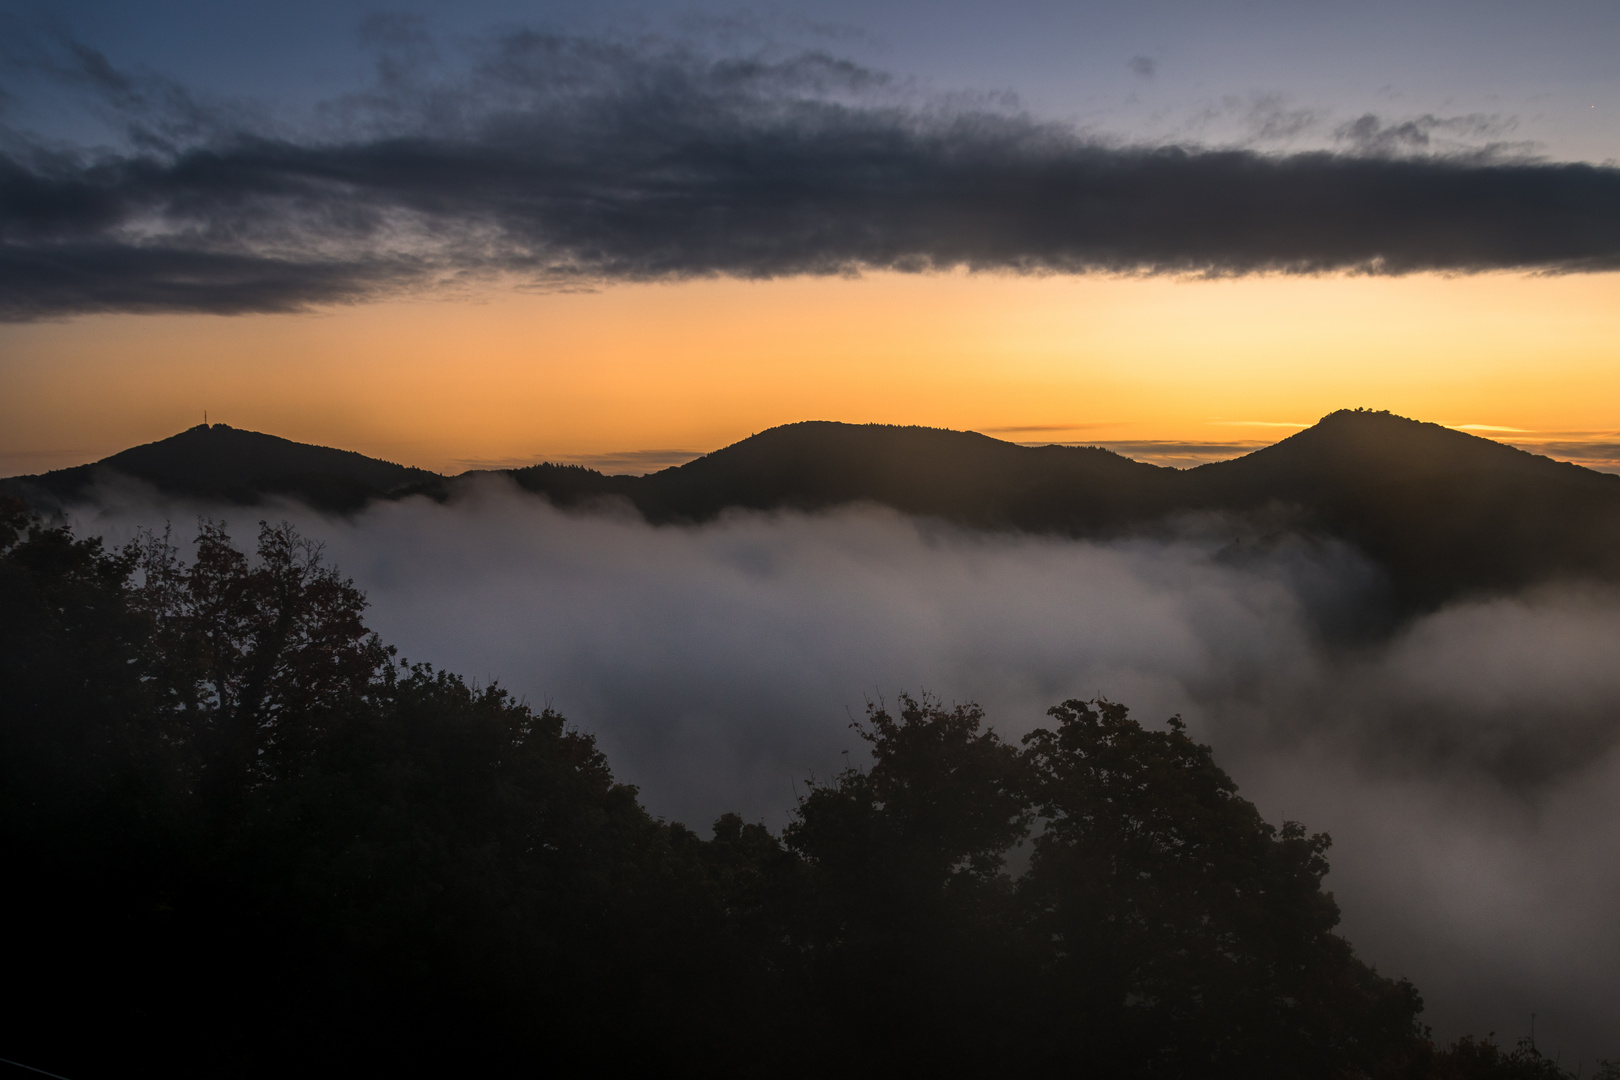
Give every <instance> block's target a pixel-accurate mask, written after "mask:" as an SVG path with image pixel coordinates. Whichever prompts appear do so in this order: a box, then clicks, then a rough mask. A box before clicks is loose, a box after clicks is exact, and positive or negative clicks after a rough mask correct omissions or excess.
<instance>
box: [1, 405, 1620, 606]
mask: <svg viewBox="0 0 1620 1080" xmlns="http://www.w3.org/2000/svg"><path fill="white" fill-rule="evenodd" d="M116 473H122V474H124V475H128V476H133V477H137V478H139V479H142V480H145V481H147V482H149V483H152V484H154V485H156V486H157V487H158V488H160V489H162V490H164V491H167V492H171V493H175V494H183V495H190V496H194V497H201V498H215V499H225V500H230V501H234V502H253V501H257V500H258V499H261V498H263V497H264V496H265V495H270V494H279V495H291V496H294V497H297V498H300V499H303V500H305V501H307V502H309V503H311V504H313V505H315V506H317V507H320V508H322V509H329V510H332V509H335V510H348V509H354V508H357V507H359V506H361V505H363V504H364V503H365V502H366V501H368V500H370V499H375V498H400V497H404V496H407V495H412V494H423V495H429V496H432V497H436V498H447V497H449V496H450V495H452V494H453V493H454V492H455V490H456V488H457V487H458V486H459V485H460V484H462V483H465V482H466V480H467V478H468V477H469V476H470V475H471V474H464V475H463V477H459V478H446V477H441V476H439V475H437V474H434V473H429V472H426V471H424V470H421V469H410V468H406V467H404V466H400V465H394V464H391V463H389V462H385V461H377V460H375V459H373V458H367V457H364V456H362V455H360V454H356V453H351V452H348V451H342V450H331V449H327V448H325V447H319V446H309V445H306V444H302V443H294V442H289V441H287V440H285V439H278V438H276V437H274V436H271V435H262V434H258V433H256V432H250V431H238V430H236V429H234V428H230V427H227V426H226V425H224V424H214V425H212V426H211V427H210V426H206V425H205V426H200V427H196V428H192V429H191V430H190V431H185V432H182V433H181V434H179V435H176V436H174V437H173V438H169V439H164V440H162V441H161V442H156V443H151V444H149V445H146V446H139V447H136V448H134V449H132V450H126V451H124V452H123V453H121V454H115V455H113V456H112V457H110V458H107V459H105V460H103V461H100V462H97V463H95V464H94V465H85V466H80V467H78V468H74V469H62V470H58V471H56V472H51V473H45V474H43V475H41V476H32V477H18V478H15V479H13V480H10V481H0V485H4V486H5V487H6V488H7V489H8V490H10V491H11V492H12V493H14V494H18V495H21V496H22V497H23V498H24V499H25V500H27V501H30V502H33V503H35V504H36V505H50V504H55V505H60V504H62V503H65V502H69V501H72V500H73V499H75V498H81V497H83V496H84V493H85V492H86V491H87V489H88V487H89V485H90V484H91V483H92V481H93V480H94V479H95V478H97V477H98V476H107V475H111V474H116ZM508 475H510V476H511V478H512V479H513V480H514V481H516V483H517V484H518V485H519V486H520V487H522V488H524V489H525V490H528V491H531V492H535V493H537V494H541V495H545V496H546V497H547V498H549V499H550V500H552V501H553V502H554V503H556V504H558V505H560V506H565V507H567V506H586V505H589V504H590V503H591V502H593V501H597V500H601V499H604V498H614V497H617V498H622V499H625V500H628V501H629V502H630V503H631V504H633V505H634V506H635V507H636V508H637V509H638V510H639V511H640V512H641V513H642V514H643V516H645V517H646V518H647V520H648V521H651V522H654V523H659V524H665V523H678V522H702V521H707V520H711V519H713V518H714V517H715V516H716V515H718V514H720V513H721V512H722V511H725V510H727V509H733V508H736V509H752V510H778V509H793V510H818V509H825V508H829V507H834V506H841V505H847V504H852V503H861V502H867V503H876V504H879V505H883V506H889V507H893V508H895V509H897V510H900V511H903V512H905V513H909V514H917V515H922V516H927V517H935V518H939V519H942V520H945V521H949V522H953V523H956V524H959V525H962V526H965V527H970V528H978V529H992V530H1013V531H1024V532H1036V533H1054V534H1059V535H1065V536H1076V537H1106V536H1118V535H1122V534H1126V533H1138V532H1142V531H1150V530H1154V529H1157V528H1160V527H1162V526H1163V525H1164V524H1165V523H1166V522H1167V521H1168V520H1170V519H1174V518H1177V517H1178V516H1182V517H1184V516H1186V515H1189V514H1204V515H1212V514H1214V515H1219V514H1235V515H1242V516H1244V517H1245V518H1247V519H1248V520H1250V521H1251V522H1253V521H1264V522H1270V523H1271V525H1270V527H1271V528H1273V529H1276V530H1282V529H1284V528H1286V530H1288V531H1297V532H1303V533H1305V534H1307V535H1317V536H1322V537H1337V538H1339V539H1341V540H1344V541H1347V542H1349V543H1351V544H1353V545H1355V546H1356V547H1358V548H1360V549H1361V550H1362V551H1363V552H1364V553H1366V554H1367V555H1368V556H1369V557H1370V558H1371V559H1372V560H1373V561H1374V562H1375V563H1377V564H1378V565H1379V566H1381V567H1382V568H1383V569H1384V571H1385V572H1386V574H1387V576H1388V579H1389V583H1390V589H1391V593H1392V596H1393V598H1394V600H1395V601H1396V604H1397V606H1398V607H1399V608H1400V609H1403V610H1408V611H1410V610H1421V609H1427V608H1432V607H1433V606H1434V605H1436V604H1438V603H1441V602H1443V601H1445V600H1447V599H1449V598H1452V597H1455V596H1459V595H1465V594H1468V593H1471V592H1503V591H1508V590H1513V589H1518V588H1521V587H1523V586H1525V585H1529V584H1532V583H1535V582H1538V581H1544V580H1549V579H1557V578H1599V579H1607V580H1617V581H1620V476H1611V475H1607V474H1604V473H1597V472H1593V471H1591V470H1589V469H1583V468H1581V467H1579V466H1576V465H1570V464H1567V463H1563V462H1556V461H1552V460H1550V459H1548V458H1545V457H1541V456H1538V455H1535V454H1530V453H1526V452H1525V451H1523V450H1517V449H1515V448H1513V447H1510V446H1504V445H1502V444H1501V443H1497V442H1492V441H1491V440H1489V439H1482V438H1479V437H1477V436H1473V435H1468V434H1465V433H1463V432H1460V431H1453V430H1451V429H1449V428H1444V427H1441V426H1439V425H1438V424H1427V423H1421V422H1418V421H1415V420H1408V419H1406V418H1404V417H1399V416H1394V415H1392V414H1390V413H1387V412H1370V411H1365V410H1355V411H1349V410H1346V411H1341V412H1336V413H1333V414H1332V415H1330V416H1327V417H1324V418H1323V419H1322V420H1321V422H1319V423H1318V424H1316V425H1315V426H1314V427H1311V428H1309V429H1307V430H1305V431H1302V432H1300V433H1298V434H1296V435H1294V436H1292V437H1290V438H1287V439H1284V440H1283V441H1281V442H1279V443H1277V444H1276V445H1274V446H1269V447H1266V448H1265V449H1263V450H1257V451H1255V452H1254V453H1252V454H1248V455H1246V456H1244V457H1241V458H1236V459H1234V460H1231V461H1223V462H1215V463H1212V464H1208V465H1202V466H1199V467H1198V468H1196V469H1188V470H1177V469H1169V468H1161V467H1159V466H1155V465H1147V464H1143V463H1142V462H1138V461H1132V460H1130V459H1129V458H1125V457H1121V456H1120V455H1118V454H1115V453H1112V452H1110V451H1108V450H1103V449H1098V448H1096V447H1069V446H1040V447H1031V446H1019V445H1017V444H1014V443H1008V442H1002V441H1000V440H998V439H992V438H990V437H988V436H985V435H979V434H976V433H974V432H966V431H946V430H941V429H937V428H920V427H895V426H889V425H882V424H840V423H831V422H825V421H812V422H806V423H800V424H788V425H785V426H783V427H777V428H772V429H770V430H768V431H764V432H761V433H759V434H758V435H754V436H751V437H750V438H747V439H744V440H742V441H741V442H739V443H736V444H734V445H732V446H728V447H725V448H724V449H721V450H716V451H715V452H714V453H712V454H708V455H705V456H704V457H701V458H698V459H697V460H696V461H691V462H688V463H687V464H685V465H681V466H678V467H675V468H671V469H664V470H662V471H661V472H656V473H651V474H648V475H646V476H607V475H604V474H602V473H599V472H596V471H593V470H590V469H585V468H581V467H579V466H573V465H553V464H545V465H535V466H532V467H530V468H526V469H517V470H513V471H512V472H510V473H509V474H508ZM1214 520H1218V519H1214Z"/></svg>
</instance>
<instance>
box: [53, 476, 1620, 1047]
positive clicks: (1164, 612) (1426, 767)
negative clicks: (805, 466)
mask: <svg viewBox="0 0 1620 1080" xmlns="http://www.w3.org/2000/svg"><path fill="white" fill-rule="evenodd" d="M197 509H198V508H196V507H187V506H180V505H175V504H164V503H162V502H161V501H160V500H157V499H155V497H153V496H151V495H150V494H149V493H143V492H140V491H139V490H134V491H124V492H108V493H103V500H102V503H101V505H100V506H99V507H97V508H86V509H84V510H82V511H81V512H80V515H79V522H78V524H79V527H80V528H81V529H82V530H85V531H100V532H103V533H105V534H106V535H108V536H109V537H110V538H113V539H115V540H116V539H120V538H127V537H129V536H130V535H132V530H133V529H134V528H135V526H137V525H138V524H142V523H145V524H156V525H158V526H159V527H161V525H162V523H163V521H164V520H165V519H170V520H173V521H175V522H176V524H177V526H179V528H177V532H184V531H185V526H186V525H187V524H188V523H189V521H190V519H191V515H192V514H193V513H194V512H196V510H197ZM202 509H203V510H205V511H206V512H212V513H213V514H214V515H215V516H218V515H219V514H220V512H221V511H220V510H219V509H218V508H214V509H213V510H212V511H208V508H202ZM263 514H264V512H262V511H261V512H259V513H254V512H251V511H245V510H242V509H240V508H234V509H231V510H230V511H228V512H227V513H226V516H228V517H230V518H231V520H232V522H233V524H234V526H235V533H236V534H237V535H238V536H239V537H243V538H245V537H248V536H250V535H251V534H252V528H251V525H252V521H253V519H255V518H256V517H258V516H263ZM281 514H285V516H287V517H289V518H291V519H292V520H294V521H295V522H297V523H299V524H300V525H301V527H302V528H303V530H304V531H305V532H306V533H308V534H309V535H312V536H316V537H319V538H322V539H324V540H325V541H326V543H327V546H328V552H329V555H330V556H331V557H332V558H333V559H334V561H336V562H337V563H338V564H339V565H340V566H341V568H342V569H343V570H344V571H345V572H347V573H349V574H352V575H353V576H354V577H355V579H356V581H357V583H358V584H360V585H361V586H362V587H363V588H364V589H365V590H366V591H367V593H368V594H369V596H370V598H371V601H372V604H373V608H372V611H371V616H370V621H371V623H372V624H373V625H374V626H375V627H376V628H377V629H378V630H379V631H380V632H381V633H382V634H383V635H384V637H385V638H386V639H387V640H388V641H390V642H392V643H395V644H397V645H399V646H400V647H401V649H402V651H403V652H404V653H405V654H407V655H409V656H410V657H412V658H413V659H423V660H429V661H432V662H434V663H436V664H440V665H443V666H447V667H449V668H451V669H452V670H457V671H460V672H462V673H464V674H466V675H468V676H470V677H475V678H478V679H480V680H488V679H499V680H500V681H501V682H502V683H503V684H504V685H506V686H508V687H510V688H512V689H514V690H515V691H517V692H519V693H521V694H524V695H527V696H528V698H529V700H530V701H531V702H532V703H535V704H540V703H545V702H549V703H550V704H552V705H554V706H555V707H557V708H558V709H559V710H560V711H561V712H563V713H564V714H565V715H567V716H568V717H570V718H571V720H572V721H573V722H574V723H576V724H577V725H579V726H580V727H581V728H583V729H585V730H587V731H590V732H593V733H594V734H595V735H596V736H597V738H598V740H599V741H600V744H601V745H602V747H603V749H604V750H605V751H606V752H607V753H608V755H609V757H610V760H611V761H612V763H613V765H614V768H615V770H616V771H617V772H618V774H619V775H620V776H621V777H623V778H624V779H626V780H628V781H630V782H632V783H636V784H638V785H640V787H641V790H642V796H643V799H644V801H645V802H646V804H647V805H648V806H649V808H650V809H652V810H653V811H654V812H655V813H659V814H664V815H667V816H669V817H672V818H676V819H680V820H684V821H686V822H688V823H690V824H693V825H694V826H697V827H699V828H702V827H703V826H704V825H705V824H707V823H708V822H709V821H712V820H713V818H714V817H715V816H716V815H718V814H719V813H720V812H722V811H724V810H732V809H735V810H740V811H742V812H744V813H745V814H747V815H748V816H750V817H754V818H763V819H765V820H767V821H769V822H771V823H772V824H780V823H782V822H783V821H784V820H785V818H786V814H787V811H788V810H789V809H790V808H791V807H792V806H793V805H794V799H795V794H796V792H798V791H802V790H803V789H802V782H803V780H804V779H805V778H806V777H807V776H810V775H816V776H823V777H824V776H826V775H828V774H830V773H832V772H834V771H836V770H838V769H839V768H841V767H843V766H844V765H845V764H846V763H847V762H849V761H851V760H853V761H856V762H857V763H858V762H859V760H860V755H861V754H862V752H863V744H862V743H861V742H860V741H859V740H858V739H857V738H856V737H855V736H854V735H853V733H852V732H850V731H849V730H848V724H849V722H850V720H851V718H852V717H855V716H859V715H861V713H862V711H863V708H864V704H865V702H866V701H868V700H873V699H876V698H879V697H880V696H884V695H887V696H889V697H890V698H891V699H892V697H893V695H894V694H895V693H897V692H898V691H900V690H902V689H906V690H911V691H913V692H917V691H921V690H928V691H931V692H933V693H935V694H937V695H939V696H941V697H943V698H944V699H946V700H947V701H949V700H952V699H955V700H969V699H971V700H977V701H979V702H981V703H983V704H984V705H985V706H986V708H987V710H988V712H989V715H990V717H991V719H992V721H993V722H994V723H995V724H996V725H997V727H998V729H999V730H1001V731H1002V732H1003V733H1004V734H1007V735H1011V736H1015V737H1016V736H1017V735H1020V734H1022V733H1023V732H1025V731H1028V730H1029V729H1031V728H1033V727H1035V726H1038V725H1039V724H1041V723H1042V722H1043V721H1044V719H1045V717H1044V711H1045V709H1046V708H1047V707H1048V706H1050V705H1052V704H1054V703H1056V702H1058V701H1061V700H1063V699H1065V698H1068V697H1091V696H1094V695H1106V696H1108V697H1110V698H1113V699H1115V700H1120V701H1124V702H1126V703H1128V704H1130V705H1131V706H1132V708H1133V711H1134V712H1135V714H1136V715H1137V716H1138V718H1139V719H1141V720H1142V721H1143V722H1144V723H1147V724H1152V723H1156V722H1159V721H1162V720H1163V719H1164V718H1166V717H1168V716H1169V715H1171V714H1172V713H1176V712H1179V713H1181V714H1183V715H1184V716H1185V717H1186V719H1187V720H1188V722H1189V724H1190V726H1191V728H1192V730H1193V731H1194V733H1195V734H1196V735H1197V736H1198V737H1199V738H1200V739H1201V740H1203V741H1208V742H1210V743H1212V744H1213V745H1214V747H1215V750H1216V755H1217V759H1218V760H1219V761H1220V762H1221V764H1222V765H1223V766H1225V767H1226V768H1227V769H1228V770H1229V771H1231V772H1232V773H1233V774H1234V776H1235V777H1236V778H1237V779H1238V781H1239V783H1240V784H1241V785H1242V789H1243V793H1244V794H1245V795H1246V796H1247V797H1249V798H1251V799H1253V800H1254V801H1255V802H1256V804H1257V805H1258V806H1259V807H1260V809H1261V812H1262V813H1263V814H1265V815H1266V816H1267V818H1268V819H1269V820H1272V821H1274V822H1277V821H1281V820H1283V819H1285V818H1291V819H1298V820H1301V821H1303V822H1305V823H1306V824H1307V825H1308V826H1309V827H1310V828H1312V829H1313V830H1325V831H1328V832H1330V833H1331V834H1332V835H1333V836H1334V838H1335V841H1336V843H1335V846H1334V849H1333V851H1332V853H1331V856H1332V860H1333V865H1334V871H1333V874H1332V875H1331V877H1330V878H1329V886H1330V887H1331V888H1332V889H1334V890H1335V891H1336V893H1337V895H1338V897H1339V899H1340V901H1341V904H1342V905H1343V908H1344V912H1345V923H1344V930H1345V933H1346V935H1347V936H1348V937H1349V938H1350V940H1351V941H1353V942H1355V943H1356V945H1357V947H1358V948H1359V949H1360V950H1361V951H1362V953H1363V955H1365V956H1367V957H1368V958H1370V959H1371V960H1372V961H1374V962H1375V963H1377V964H1378V965H1379V966H1380V968H1381V969H1382V970H1384V971H1385V972H1387V973H1393V974H1404V975H1408V976H1410V977H1411V978H1413V979H1414V981H1416V982H1417V984H1418V986H1419V987H1420V988H1421V989H1422V990H1423V992H1424V993H1425V995H1426V998H1427V1000H1428V1002H1429V1014H1428V1016H1427V1020H1428V1022H1430V1023H1432V1024H1434V1025H1435V1026H1436V1028H1437V1031H1438V1032H1439V1033H1440V1034H1442V1035H1454V1034H1457V1033H1459V1032H1462V1031H1473V1032H1475V1033H1478V1034H1483V1033H1484V1032H1486V1031H1490V1030H1495V1031H1496V1032H1498V1033H1499V1034H1500V1035H1501V1036H1502V1037H1503V1038H1504V1039H1506V1040H1508V1041H1511V1040H1512V1039H1513V1038H1515V1037H1517V1036H1518V1035H1519V1034H1522V1033H1523V1032H1524V1030H1525V1027H1526V1024H1527V1021H1528V1014H1529V1013H1530V1012H1531V1011H1535V1012H1537V1013H1538V1014H1539V1019H1538V1021H1537V1034H1538V1037H1539V1038H1540V1040H1541V1044H1542V1047H1543V1049H1545V1050H1548V1051H1549V1052H1551V1051H1558V1050H1562V1051H1563V1052H1564V1060H1565V1062H1566V1064H1567V1063H1569V1062H1571V1061H1573V1060H1575V1058H1577V1057H1579V1056H1583V1055H1584V1056H1585V1058H1586V1059H1587V1060H1590V1059H1591V1058H1592V1056H1593V1055H1595V1054H1598V1053H1609V1054H1611V1055H1612V1054H1614V1052H1615V1051H1616V1050H1617V1049H1620V1024H1617V1022H1616V1018H1615V1016H1614V1014H1613V1010H1612V1008H1610V1007H1609V1005H1610V1003H1612V1002H1614V1001H1616V1000H1620V928H1617V926H1616V924H1615V922H1614V920H1613V917H1612V913H1613V911H1614V910H1615V907H1616V905H1617V904H1620V858H1616V857H1615V856H1616V853H1617V850H1620V750H1617V743H1620V669H1617V667H1616V665H1615V664H1614V663H1613V658H1614V656H1615V655H1616V653H1617V649H1620V597H1617V596H1615V595H1613V594H1602V593H1595V592H1590V591H1563V592H1540V593H1530V594H1525V595H1521V596H1514V597H1501V598H1497V599H1493V600H1484V601H1477V602H1471V603H1466V604H1459V605H1455V606H1452V607H1449V608H1447V609H1444V610H1442V611H1440V612H1438V613H1436V614H1434V615H1432V616H1429V617H1427V618H1424V619H1421V620H1419V621H1417V622H1416V623H1414V624H1411V625H1410V626H1408V627H1407V628H1406V629H1405V630H1403V631H1401V632H1400V633H1398V634H1397V635H1396V636H1394V637H1393V638H1389V639H1382V640H1376V641H1369V640H1366V639H1365V638H1356V637H1354V636H1351V637H1348V638H1346V637H1345V636H1343V635H1335V634H1333V633H1330V632H1327V630H1328V629H1330V628H1331V627H1332V626H1334V625H1335V624H1339V623H1343V622H1344V621H1345V616H1346V612H1347V611H1348V612H1351V613H1353V610H1354V608H1355V607H1356V605H1357V604H1359V603H1362V602H1364V598H1365V597H1366V596H1367V595H1368V594H1369V591H1370V590H1372V589H1373V588H1374V587H1375V586H1376V575H1375V574H1374V573H1373V572H1372V571H1371V569H1370V568H1369V567H1367V566H1366V565H1365V564H1364V563H1363V562H1362V561H1361V560H1360V559H1359V558H1358V557H1357V556H1356V555H1355V554H1354V553H1353V552H1351V551H1348V550H1346V549H1344V548H1341V547H1337V546H1333V545H1323V544H1320V543H1311V542H1306V541H1303V540H1298V539H1290V538H1283V539H1281V540H1273V541H1272V542H1270V543H1269V544H1261V543H1248V542H1245V543H1244V544H1243V545H1241V549H1244V550H1249V551H1250V552H1251V554H1248V555H1246V556H1244V557H1242V558H1241V559H1240V558H1236V557H1234V556H1233V554H1232V550H1231V548H1229V547H1228V546H1227V544H1228V542H1229V541H1230V539H1231V537H1232V536H1233V535H1234V530H1236V531H1237V532H1238V533H1241V532H1242V530H1243V529H1244V528H1245V526H1244V525H1243V523H1242V522H1235V521H1234V522H1228V523H1226V525H1225V526H1223V527H1222V528H1221V529H1209V528H1206V529H1204V530H1202V531H1201V532H1198V533H1196V534H1193V533H1189V534H1188V536H1187V538H1185V539H1182V540H1157V541H1151V542H1149V541H1119V542H1111V543H1081V542H1073V541H1064V540H1057V539H1050V538H1034V537H1024V538H1019V537H1007V536H1000V537H990V536H985V535H982V534H974V533H968V532H962V531H958V530H954V529H949V528H945V527H943V526H939V525H935V524H930V523H927V522H919V521H917V520H914V519H909V518H905V517H902V516H900V515H897V514H894V513H892V512H888V511H879V510H870V509H869V510H852V511H845V512H839V513H832V514H822V515H808V516H807V515H792V514H788V515H776V516H770V515H758V514H743V515H736V516H730V517H726V518H723V519H721V520H720V521H719V522H716V523H714V524H712V525H708V526H703V527H690V528H688V527H665V528H653V527H649V526H647V525H645V524H644V523H642V522H641V520H640V519H639V518H637V517H636V516H635V515H634V514H632V513H630V512H629V511H628V510H626V511H624V512H622V513H616V512H613V511H611V509H610V510H608V511H606V512H602V513H591V514H564V513H560V512H557V511H555V510H553V509H551V508H550V507H549V505H547V504H546V503H545V502H544V501H542V500H539V499H535V498H533V497H530V496H525V495H521V494H519V493H517V492H516V491H515V490H514V489H512V488H510V487H505V486H502V485H501V484H500V483H497V482H494V481H491V482H490V483H489V484H488V485H485V486H483V487H481V488H479V489H477V490H476V491H475V492H474V493H473V494H472V495H471V496H470V497H469V498H467V499H465V500H463V501H460V502H457V503H453V504H451V505H448V506H439V505H436V504H432V503H428V502H425V501H420V500H418V501H407V502H402V503H395V504H388V505H381V506H376V507H373V508H371V509H369V510H367V511H366V512H364V513H362V514H360V515H358V516H355V517H353V518H348V519H323V518H320V517H318V516H316V515H314V514H313V513H312V512H310V511H307V510H303V509H300V508H295V507H288V508H285V509H277V510H275V511H272V512H271V513H270V516H272V517H274V516H279V515H281ZM846 752H848V754H849V755H850V756H846Z"/></svg>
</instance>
